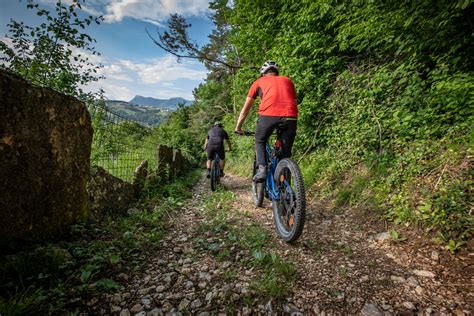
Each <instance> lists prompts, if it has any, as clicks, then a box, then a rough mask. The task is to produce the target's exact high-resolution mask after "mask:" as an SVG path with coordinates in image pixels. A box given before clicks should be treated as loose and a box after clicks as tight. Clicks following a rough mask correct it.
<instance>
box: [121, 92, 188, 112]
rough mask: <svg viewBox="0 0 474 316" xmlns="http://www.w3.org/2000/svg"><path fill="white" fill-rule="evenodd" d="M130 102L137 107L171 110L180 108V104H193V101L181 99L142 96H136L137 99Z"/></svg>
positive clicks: (134, 98)
mask: <svg viewBox="0 0 474 316" xmlns="http://www.w3.org/2000/svg"><path fill="white" fill-rule="evenodd" d="M128 102H129V103H132V104H136V105H142V106H153V107H160V108H166V109H169V110H175V109H176V108H177V107H178V104H182V103H184V105H190V104H192V103H193V101H190V100H186V99H184V98H181V97H174V98H169V99H156V98H153V97H144V96H141V95H135V97H133V99H131V100H130V101H128Z"/></svg>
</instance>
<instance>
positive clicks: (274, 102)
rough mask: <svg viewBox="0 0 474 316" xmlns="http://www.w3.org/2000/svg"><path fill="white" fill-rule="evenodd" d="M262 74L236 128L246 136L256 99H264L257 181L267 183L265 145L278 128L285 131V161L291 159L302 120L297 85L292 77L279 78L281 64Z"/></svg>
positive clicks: (260, 110) (267, 66)
mask: <svg viewBox="0 0 474 316" xmlns="http://www.w3.org/2000/svg"><path fill="white" fill-rule="evenodd" d="M260 74H261V77H260V78H259V79H257V80H255V81H254V83H253V84H252V86H251V87H250V90H249V93H248V94H247V99H246V100H245V104H244V106H243V107H242V111H241V112H240V116H239V119H238V121H237V126H236V127H235V132H236V133H238V134H243V131H242V125H243V124H244V121H245V119H246V118H247V115H248V114H249V111H250V108H251V107H252V105H253V103H254V101H255V99H256V98H257V97H260V99H261V101H260V106H259V108H258V114H259V118H258V121H257V128H256V129H255V151H256V153H257V165H258V171H257V173H256V174H255V177H254V180H255V181H264V180H265V177H266V173H267V168H266V165H267V161H266V159H265V144H266V142H267V140H268V138H269V137H270V135H271V134H272V133H273V131H274V130H275V128H276V127H277V126H280V127H281V129H282V135H281V138H282V155H283V158H289V157H291V148H292V147H293V142H294V140H295V136H296V123H297V117H298V107H297V105H296V91H295V86H294V84H293V82H292V81H291V80H290V79H289V78H288V77H284V76H279V73H278V64H277V63H276V62H274V61H267V62H265V63H264V64H263V66H262V67H261V68H260Z"/></svg>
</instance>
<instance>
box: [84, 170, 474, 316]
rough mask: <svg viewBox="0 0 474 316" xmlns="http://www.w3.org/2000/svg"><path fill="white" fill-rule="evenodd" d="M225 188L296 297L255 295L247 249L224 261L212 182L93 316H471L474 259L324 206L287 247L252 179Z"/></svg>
mask: <svg viewBox="0 0 474 316" xmlns="http://www.w3.org/2000/svg"><path fill="white" fill-rule="evenodd" d="M223 185H224V187H225V189H226V190H229V191H231V192H233V193H234V197H233V199H232V200H231V202H230V203H232V207H230V208H229V212H232V216H233V220H234V223H235V221H236V220H237V221H238V225H241V226H242V227H246V226H247V225H250V224H252V223H257V224H258V225H260V226H261V227H263V228H264V229H265V230H266V231H268V233H269V235H270V236H271V242H270V243H269V246H268V247H269V248H271V251H273V252H276V253H278V255H279V256H280V257H281V258H284V259H285V260H289V261H291V262H294V263H295V264H296V267H297V277H296V280H295V282H294V283H293V286H292V288H291V290H290V295H288V297H286V298H285V299H279V300H275V299H270V298H269V297H265V296H262V295H261V293H257V292H256V290H255V289H254V288H253V287H252V286H251V284H252V281H253V280H255V279H256V278H258V277H259V273H261V272H260V271H259V270H258V269H254V268H253V267H249V265H248V264H244V263H245V262H246V261H245V258H246V257H248V256H251V254H250V253H249V252H248V250H246V249H243V248H240V247H238V246H232V247H230V248H229V249H227V250H226V251H227V253H226V256H225V257H223V258H221V257H219V255H216V253H217V251H218V249H219V247H221V246H222V245H223V244H224V243H225V239H226V237H227V234H228V232H226V231H217V232H216V231H211V230H203V227H205V226H203V223H206V221H207V217H208V216H209V215H208V214H206V212H205V211H204V206H203V199H204V198H205V197H208V196H209V195H210V194H214V193H211V192H210V190H209V188H208V187H209V186H208V183H207V181H206V179H205V178H203V179H202V180H201V181H200V182H199V183H198V184H197V185H196V186H195V188H194V191H193V198H192V199H191V200H190V201H189V202H188V203H187V204H186V205H184V206H183V207H182V209H181V210H179V211H178V212H175V214H174V215H172V217H171V218H170V219H169V225H168V227H167V232H168V233H167V235H166V236H165V238H164V239H163V240H162V241H161V247H160V250H159V251H158V252H157V253H150V254H149V256H148V257H147V258H144V259H143V260H147V262H148V263H147V268H146V269H145V271H142V272H140V273H136V274H134V275H125V274H122V275H120V276H118V278H119V279H121V280H122V281H123V282H125V283H126V284H127V285H126V286H125V287H124V288H123V289H121V290H120V291H119V292H118V293H116V294H113V295H104V296H103V297H101V298H97V299H93V300H91V301H90V302H89V303H88V304H89V305H90V306H92V310H95V311H96V312H97V313H99V314H115V315H122V316H126V315H147V316H148V315H162V314H179V313H182V314H198V315H211V314H219V313H224V314H240V315H250V314H259V313H270V314H275V313H276V314H287V315H290V314H293V315H298V314H301V313H302V314H304V315H313V314H320V315H329V314H362V315H391V314H455V315H471V314H472V310H473V306H474V305H473V303H474V299H473V298H474V296H473V284H474V282H473V281H474V277H473V276H474V274H473V261H474V256H473V254H472V253H471V254H469V253H467V252H466V251H464V252H465V253H461V254H459V255H456V256H453V255H451V254H450V253H448V252H446V251H445V250H443V249H442V247H440V246H436V245H434V244H433V243H432V242H431V241H430V240H428V239H426V238H425V237H423V235H422V234H419V233H418V234H417V233H416V232H413V229H412V228H411V229H406V230H404V231H402V232H401V234H402V236H403V237H405V238H406V240H405V241H401V242H394V241H393V240H392V239H391V238H390V236H389V234H388V231H389V230H390V228H389V227H386V224H385V223H384V222H383V221H382V220H378V219H376V217H374V215H373V214H368V213H365V212H363V211H359V210H357V209H349V208H338V207H335V206H334V205H332V204H331V203H330V201H317V199H315V198H313V201H311V203H309V207H308V214H307V222H306V225H305V230H304V233H303V235H302V236H301V238H300V240H299V241H298V242H297V243H296V244H294V245H288V244H286V243H284V242H281V241H280V240H279V238H278V237H277V235H276V232H275V231H274V228H273V220H272V214H271V206H270V203H269V202H268V201H267V202H265V203H266V204H265V207H264V208H255V207H254V206H253V204H252V201H251V198H250V194H249V190H250V182H249V180H248V179H244V178H241V177H236V176H232V175H227V176H226V177H225V178H224V179H223ZM309 200H310V199H309ZM217 207H220V206H219V205H218V206H217ZM216 249H217V250H216Z"/></svg>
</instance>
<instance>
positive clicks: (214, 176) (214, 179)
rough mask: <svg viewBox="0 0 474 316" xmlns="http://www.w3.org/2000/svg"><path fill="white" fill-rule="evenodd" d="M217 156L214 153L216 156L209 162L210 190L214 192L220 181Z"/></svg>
mask: <svg viewBox="0 0 474 316" xmlns="http://www.w3.org/2000/svg"><path fill="white" fill-rule="evenodd" d="M219 160H220V158H219V154H217V153H216V156H215V157H214V159H213V160H212V162H211V178H210V180H211V190H212V191H215V190H216V189H217V186H218V185H219V183H220V181H221V168H220V166H219Z"/></svg>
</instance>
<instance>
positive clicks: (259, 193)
mask: <svg viewBox="0 0 474 316" xmlns="http://www.w3.org/2000/svg"><path fill="white" fill-rule="evenodd" d="M256 173H257V157H255V156H254V157H253V172H252V201H253V204H254V205H255V206H257V207H262V205H263V198H264V195H265V182H255V181H253V177H254V176H255V174H256Z"/></svg>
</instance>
